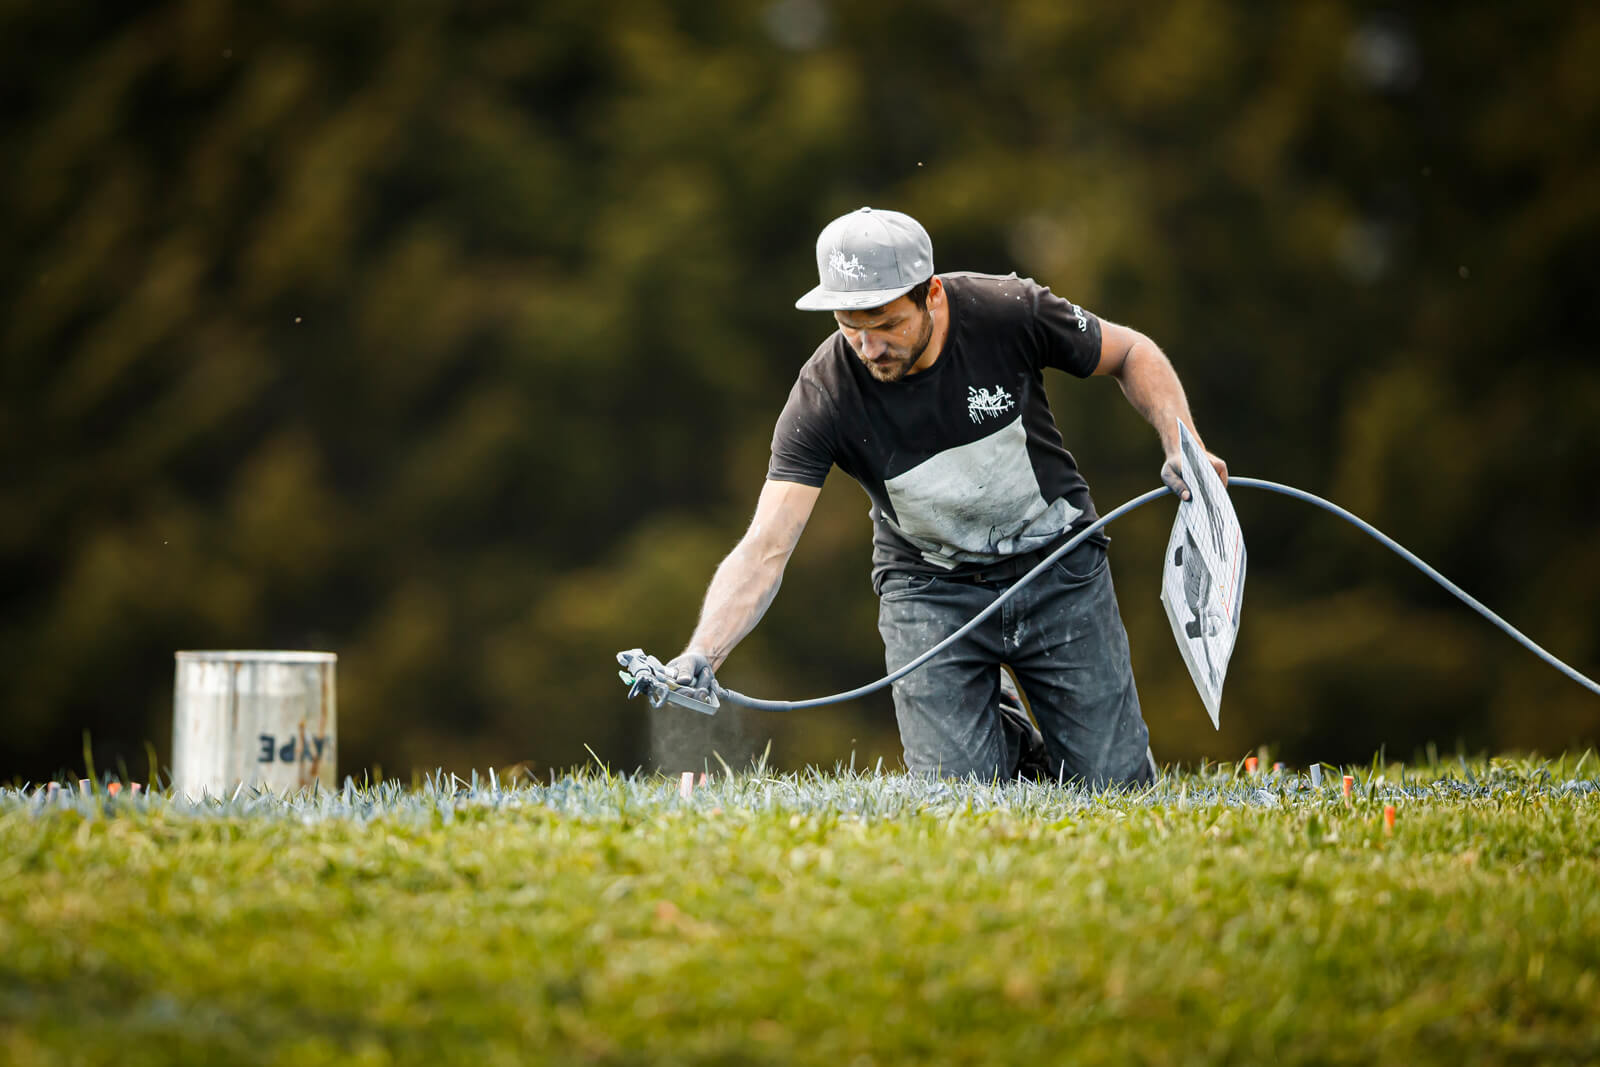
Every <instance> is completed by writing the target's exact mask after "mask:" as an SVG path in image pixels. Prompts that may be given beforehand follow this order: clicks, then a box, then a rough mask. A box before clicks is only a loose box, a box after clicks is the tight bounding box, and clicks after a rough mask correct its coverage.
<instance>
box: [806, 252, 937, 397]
mask: <svg viewBox="0 0 1600 1067" xmlns="http://www.w3.org/2000/svg"><path fill="white" fill-rule="evenodd" d="M943 306H944V283H943V282H942V281H940V280H939V279H938V278H929V279H928V280H927V281H925V282H919V283H918V284H917V285H915V286H913V287H912V288H911V290H910V291H909V292H907V293H905V294H904V295H903V296H897V297H895V298H894V299H893V300H891V301H890V302H889V303H887V304H885V305H883V306H882V307H875V308H866V309H864V310H862V311H835V312H834V313H833V318H834V321H835V322H837V323H838V324H839V332H840V333H842V334H844V339H845V340H846V341H848V342H849V344H850V347H851V348H852V349H854V350H855V353H856V356H857V358H859V359H860V360H861V362H862V363H863V364H865V365H866V368H867V372H868V373H869V374H871V375H872V376H873V377H874V378H876V379H878V381H880V382H897V381H899V380H900V379H901V378H904V377H905V376H906V375H907V374H910V373H911V372H912V370H913V369H915V370H919V371H920V370H926V369H927V368H926V367H925V366H919V364H920V363H922V362H923V357H924V356H925V355H926V354H927V352H928V345H929V343H930V342H931V341H932V340H933V333H934V325H935V312H936V311H938V310H939V309H941V308H942V307H943Z"/></svg>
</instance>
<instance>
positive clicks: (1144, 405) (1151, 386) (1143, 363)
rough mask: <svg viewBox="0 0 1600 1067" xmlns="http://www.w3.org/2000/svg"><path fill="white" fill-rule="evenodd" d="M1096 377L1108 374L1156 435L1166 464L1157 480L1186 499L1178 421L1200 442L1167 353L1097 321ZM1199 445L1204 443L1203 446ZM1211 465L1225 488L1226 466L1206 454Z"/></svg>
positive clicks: (1139, 335)
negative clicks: (1158, 437) (1159, 479)
mask: <svg viewBox="0 0 1600 1067" xmlns="http://www.w3.org/2000/svg"><path fill="white" fill-rule="evenodd" d="M1094 372H1095V373H1096V374H1109V375H1110V376H1112V377H1113V378H1115V379H1116V380H1117V384H1118V385H1119V386H1121V387H1122V395H1123V396H1125V397H1127V398H1128V403H1129V404H1131V405H1132V406H1133V409H1134V410H1135V411H1137V412H1138V413H1139V414H1140V415H1143V416H1144V418H1145V421H1147V422H1148V423H1150V425H1151V426H1153V427H1155V430H1156V433H1157V434H1159V435H1160V437H1161V451H1162V454H1163V455H1164V456H1165V457H1166V463H1165V465H1163V466H1162V468H1161V478H1162V480H1163V481H1165V482H1166V483H1167V484H1168V485H1169V486H1171V487H1172V489H1173V491H1174V492H1176V493H1177V494H1178V495H1179V496H1181V497H1183V499H1185V500H1187V499H1189V489H1188V487H1187V486H1185V485H1184V484H1183V479H1182V477H1181V475H1180V472H1181V471H1182V469H1183V453H1182V451H1181V450H1180V448H1179V444H1178V422H1179V421H1182V422H1183V424H1184V425H1185V426H1187V427H1189V431H1190V432H1191V433H1193V434H1194V439H1195V440H1196V441H1202V438H1201V437H1200V431H1198V430H1196V429H1195V426H1194V416H1193V415H1191V414H1190V413H1189V400H1188V398H1187V397H1186V396H1184V393H1183V383H1182V382H1180V381H1178V372H1177V371H1175V370H1173V369H1172V363H1171V361H1170V360H1168V359H1167V357H1166V353H1164V352H1162V351H1161V349H1160V348H1158V347H1157V346H1156V343H1155V342H1154V341H1152V340H1150V338H1148V337H1146V336H1145V335H1144V334H1142V333H1140V332H1139V331H1138V330H1130V329H1129V328H1128V327H1126V326H1118V325H1117V324H1116V323H1114V322H1106V321H1105V320H1103V319H1102V320H1101V323H1100V364H1099V366H1097V367H1096V368H1095V371H1094ZM1201 447H1202V448H1204V447H1205V445H1204V444H1203V443H1202V444H1201ZM1206 455H1207V456H1209V457H1210V458H1211V465H1212V466H1213V467H1214V468H1216V471H1217V475H1218V477H1220V478H1221V479H1222V481H1223V484H1224V485H1226V484H1227V481H1228V465H1227V464H1226V463H1224V462H1223V461H1222V458H1221V457H1220V456H1217V455H1214V454H1212V453H1210V452H1207V453H1206Z"/></svg>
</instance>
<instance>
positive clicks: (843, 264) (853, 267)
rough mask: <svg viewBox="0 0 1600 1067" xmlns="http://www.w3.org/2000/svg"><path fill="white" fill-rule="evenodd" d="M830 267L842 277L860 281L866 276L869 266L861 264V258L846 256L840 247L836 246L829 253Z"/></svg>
mask: <svg viewBox="0 0 1600 1067" xmlns="http://www.w3.org/2000/svg"><path fill="white" fill-rule="evenodd" d="M828 269H829V270H831V271H833V273H835V274H837V275H839V277H841V278H848V279H850V280H851V281H854V282H859V281H861V280H863V279H864V278H866V276H867V268H865V267H863V266H862V265H861V260H859V259H857V258H856V257H855V256H848V257H847V256H846V255H845V254H844V252H843V251H842V250H840V249H837V248H835V249H834V250H833V251H832V252H829V253H828Z"/></svg>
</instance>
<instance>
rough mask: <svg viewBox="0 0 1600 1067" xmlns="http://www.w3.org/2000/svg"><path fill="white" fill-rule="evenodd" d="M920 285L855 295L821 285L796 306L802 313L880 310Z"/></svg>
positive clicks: (795, 303)
mask: <svg viewBox="0 0 1600 1067" xmlns="http://www.w3.org/2000/svg"><path fill="white" fill-rule="evenodd" d="M919 284H921V283H920V282H913V283H912V284H910V285H901V286H897V287H896V288H893V289H866V290H862V291H859V292H853V293H845V292H840V291H838V290H836V289H829V288H828V287H827V286H825V285H819V286H817V287H816V288H815V289H813V290H811V291H810V292H809V293H807V294H806V295H805V296H802V297H801V298H800V299H799V300H796V301H795V302H794V306H795V307H797V308H799V309H800V310H801V311H860V310H861V309H862V308H878V307H882V306H883V305H885V304H887V303H889V302H890V301H891V300H896V299H898V298H899V297H902V296H905V295H906V294H907V293H909V292H910V291H911V290H913V289H915V288H916V287H917V286H918V285H919Z"/></svg>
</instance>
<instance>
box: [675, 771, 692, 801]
mask: <svg viewBox="0 0 1600 1067" xmlns="http://www.w3.org/2000/svg"><path fill="white" fill-rule="evenodd" d="M693 792H694V772H693V771H684V772H683V776H682V777H681V778H679V779H678V795H679V796H680V797H686V796H688V795H689V794H691V793H693Z"/></svg>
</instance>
